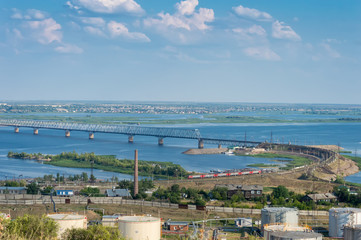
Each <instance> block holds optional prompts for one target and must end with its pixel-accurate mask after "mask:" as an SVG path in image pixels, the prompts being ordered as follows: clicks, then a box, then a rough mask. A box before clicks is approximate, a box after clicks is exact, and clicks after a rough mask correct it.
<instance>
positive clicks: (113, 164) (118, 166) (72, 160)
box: [8, 152, 188, 178]
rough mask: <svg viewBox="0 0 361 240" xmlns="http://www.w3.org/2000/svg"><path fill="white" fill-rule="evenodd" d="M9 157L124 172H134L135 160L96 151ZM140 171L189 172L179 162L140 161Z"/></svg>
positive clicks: (176, 174)
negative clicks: (95, 152)
mask: <svg viewBox="0 0 361 240" xmlns="http://www.w3.org/2000/svg"><path fill="white" fill-rule="evenodd" d="M8 157H9V158H16V159H34V160H37V159H43V158H48V159H49V161H47V162H44V163H45V164H50V165H54V166H59V167H71V168H91V167H93V168H95V169H101V170H105V171H111V172H119V173H124V174H133V173H134V160H129V159H117V158H116V157H115V156H114V155H95V154H94V153H81V154H78V153H76V152H63V153H61V154H58V155H43V154H41V153H24V152H22V153H16V152H9V153H8ZM138 171H139V175H141V176H148V177H156V178H167V177H170V178H177V177H179V176H181V177H186V176H188V172H187V171H186V170H185V169H184V168H182V167H181V166H180V165H178V164H174V163H171V162H156V161H139V162H138Z"/></svg>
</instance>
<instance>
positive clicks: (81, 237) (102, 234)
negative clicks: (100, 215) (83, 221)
mask: <svg viewBox="0 0 361 240" xmlns="http://www.w3.org/2000/svg"><path fill="white" fill-rule="evenodd" d="M62 238H63V239H65V240H119V239H123V240H124V238H122V237H121V234H120V232H119V230H118V229H117V228H112V227H104V226H102V225H94V226H90V227H89V228H88V229H74V228H73V229H69V230H67V231H66V232H65V233H63V235H62Z"/></svg>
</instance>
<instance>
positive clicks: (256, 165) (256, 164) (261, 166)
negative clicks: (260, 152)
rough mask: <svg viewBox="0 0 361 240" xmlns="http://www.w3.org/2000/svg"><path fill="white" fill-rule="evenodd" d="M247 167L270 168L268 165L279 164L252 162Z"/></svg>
mask: <svg viewBox="0 0 361 240" xmlns="http://www.w3.org/2000/svg"><path fill="white" fill-rule="evenodd" d="M247 167H259V168H270V167H279V165H277V164H265V163H254V164H248V165H247Z"/></svg>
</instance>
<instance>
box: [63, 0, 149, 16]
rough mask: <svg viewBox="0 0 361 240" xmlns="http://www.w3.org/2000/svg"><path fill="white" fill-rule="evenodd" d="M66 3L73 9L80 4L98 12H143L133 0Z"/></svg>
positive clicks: (77, 0) (80, 0)
mask: <svg viewBox="0 0 361 240" xmlns="http://www.w3.org/2000/svg"><path fill="white" fill-rule="evenodd" d="M67 5H68V6H69V7H71V8H74V9H76V8H78V9H79V6H81V7H84V8H86V9H88V10H90V11H93V12H98V13H118V12H127V13H132V14H141V13H144V10H143V9H142V7H141V6H140V5H139V4H138V3H136V2H135V1H134V0H72V2H68V4H67Z"/></svg>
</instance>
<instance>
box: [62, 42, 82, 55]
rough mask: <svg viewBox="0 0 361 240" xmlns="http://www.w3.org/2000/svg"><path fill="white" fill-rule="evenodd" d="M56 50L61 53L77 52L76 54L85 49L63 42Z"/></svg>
mask: <svg viewBox="0 0 361 240" xmlns="http://www.w3.org/2000/svg"><path fill="white" fill-rule="evenodd" d="M55 51H57V52H59V53H76V54H80V53H83V49H81V48H80V47H78V46H76V45H72V44H62V45H61V46H58V47H56V48H55Z"/></svg>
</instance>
